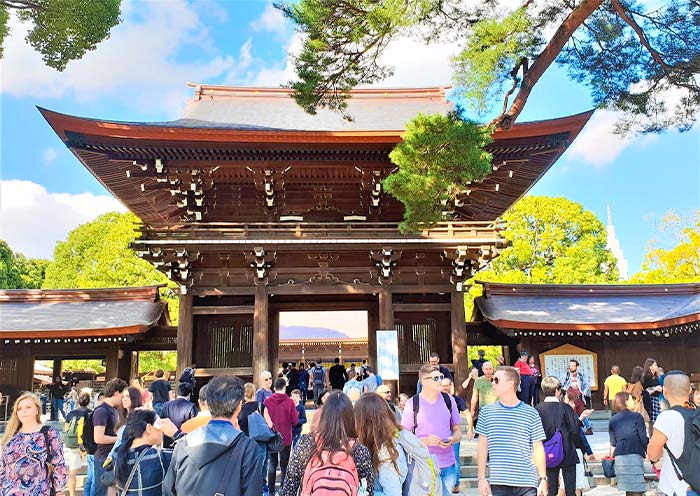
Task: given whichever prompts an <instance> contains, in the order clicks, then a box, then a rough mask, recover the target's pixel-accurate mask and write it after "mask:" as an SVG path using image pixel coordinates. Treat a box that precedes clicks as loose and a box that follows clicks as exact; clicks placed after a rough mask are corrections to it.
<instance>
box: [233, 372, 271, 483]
mask: <svg viewBox="0 0 700 496" xmlns="http://www.w3.org/2000/svg"><path fill="white" fill-rule="evenodd" d="M243 401H244V403H243V405H242V406H241V411H240V413H239V414H238V427H240V429H241V431H242V432H243V434H245V435H246V436H248V437H250V432H249V431H248V416H249V415H252V414H253V413H255V412H258V413H260V414H261V415H262V416H263V418H264V419H265V422H266V423H267V426H268V427H269V428H270V429H272V419H271V418H270V413H269V412H268V411H267V408H265V404H264V403H258V402H257V401H255V386H254V385H253V383H252V382H247V383H246V384H245V386H244V388H243ZM256 442H257V443H258V450H259V453H260V464H261V465H262V476H263V479H265V476H266V474H267V463H265V462H266V459H267V442H265V441H256Z"/></svg>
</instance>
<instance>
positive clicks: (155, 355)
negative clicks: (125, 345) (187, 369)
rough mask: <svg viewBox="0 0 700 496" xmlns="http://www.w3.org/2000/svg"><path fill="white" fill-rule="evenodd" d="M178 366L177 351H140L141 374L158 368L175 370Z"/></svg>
mask: <svg viewBox="0 0 700 496" xmlns="http://www.w3.org/2000/svg"><path fill="white" fill-rule="evenodd" d="M176 368H177V352H175V351H140V352H139V375H143V374H147V373H149V372H155V371H156V370H158V369H163V370H165V371H174V370H175V369H176Z"/></svg>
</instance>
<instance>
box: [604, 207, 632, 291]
mask: <svg viewBox="0 0 700 496" xmlns="http://www.w3.org/2000/svg"><path fill="white" fill-rule="evenodd" d="M607 248H608V250H610V251H611V252H612V254H613V256H614V257H615V259H616V260H617V270H618V272H619V273H620V280H621V281H625V280H627V278H628V273H627V272H628V270H629V262H627V259H626V258H625V255H624V253H622V248H620V242H619V241H618V240H617V238H616V237H615V226H614V225H613V222H612V214H611V213H610V205H608V243H607Z"/></svg>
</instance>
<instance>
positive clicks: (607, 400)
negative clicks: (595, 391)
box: [603, 365, 634, 415]
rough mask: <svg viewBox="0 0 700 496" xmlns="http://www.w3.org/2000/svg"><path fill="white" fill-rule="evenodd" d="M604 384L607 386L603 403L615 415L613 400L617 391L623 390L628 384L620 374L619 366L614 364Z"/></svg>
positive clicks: (604, 390)
mask: <svg viewBox="0 0 700 496" xmlns="http://www.w3.org/2000/svg"><path fill="white" fill-rule="evenodd" d="M603 385H604V386H605V387H604V389H603V405H605V406H606V407H607V408H608V409H609V410H612V411H613V415H615V409H614V408H613V400H614V399H615V396H616V395H617V393H619V392H620V391H622V390H623V389H624V388H625V386H626V385H627V381H626V380H625V378H624V377H621V376H620V367H619V366H617V365H613V366H612V367H610V375H609V376H607V377H606V378H605V382H604V383H603ZM631 411H634V410H631Z"/></svg>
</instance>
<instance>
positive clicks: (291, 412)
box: [265, 378, 299, 495]
mask: <svg viewBox="0 0 700 496" xmlns="http://www.w3.org/2000/svg"><path fill="white" fill-rule="evenodd" d="M286 386H287V383H286V381H285V380H284V379H283V378H278V379H275V383H274V390H275V392H274V394H273V395H272V396H270V397H269V398H268V399H266V400H265V407H267V411H268V413H269V414H270V419H271V420H272V425H273V426H274V429H275V430H276V431H277V432H279V433H280V434H281V435H282V439H283V441H284V447H283V448H282V450H281V451H280V452H279V453H275V452H271V453H270V454H269V462H268V465H267V485H268V487H269V488H270V494H271V495H272V494H275V491H276V487H277V486H276V481H277V466H278V465H279V467H280V486H282V485H284V477H285V476H286V474H287V465H288V464H289V455H290V453H291V451H292V429H293V428H294V426H295V425H296V424H297V423H298V422H299V414H298V413H297V408H296V405H295V404H294V402H293V401H292V399H291V398H290V397H289V396H287V395H286V394H285V388H286Z"/></svg>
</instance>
